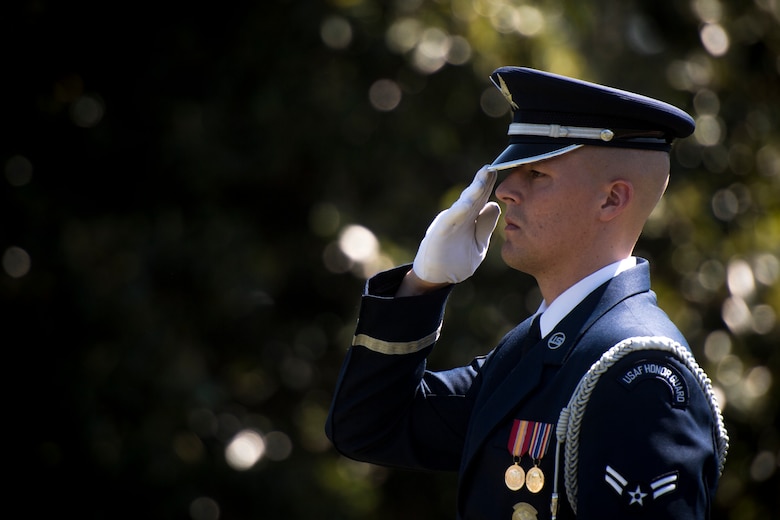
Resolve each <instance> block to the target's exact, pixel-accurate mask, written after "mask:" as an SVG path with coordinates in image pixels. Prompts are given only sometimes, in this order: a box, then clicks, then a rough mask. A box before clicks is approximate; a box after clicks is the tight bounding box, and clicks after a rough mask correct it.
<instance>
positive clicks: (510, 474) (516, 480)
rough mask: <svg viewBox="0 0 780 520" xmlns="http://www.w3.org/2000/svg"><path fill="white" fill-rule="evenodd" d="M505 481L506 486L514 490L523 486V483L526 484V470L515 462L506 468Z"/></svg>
mask: <svg viewBox="0 0 780 520" xmlns="http://www.w3.org/2000/svg"><path fill="white" fill-rule="evenodd" d="M504 482H505V483H506V487H508V488H509V489H511V490H512V491H517V490H519V489H520V488H521V487H523V484H525V471H523V468H521V467H520V464H518V463H517V462H515V463H514V464H512V465H511V466H509V467H508V468H506V472H504Z"/></svg>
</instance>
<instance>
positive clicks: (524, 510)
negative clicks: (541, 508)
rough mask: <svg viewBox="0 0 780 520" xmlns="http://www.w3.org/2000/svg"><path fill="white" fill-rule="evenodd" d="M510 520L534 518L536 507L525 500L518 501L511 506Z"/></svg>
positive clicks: (534, 519)
mask: <svg viewBox="0 0 780 520" xmlns="http://www.w3.org/2000/svg"><path fill="white" fill-rule="evenodd" d="M513 508H514V510H515V511H514V512H513V513H512V520H536V513H537V512H538V511H536V508H535V507H534V506H532V505H531V504H528V503H526V502H520V503H518V504H515V505H514V506H513Z"/></svg>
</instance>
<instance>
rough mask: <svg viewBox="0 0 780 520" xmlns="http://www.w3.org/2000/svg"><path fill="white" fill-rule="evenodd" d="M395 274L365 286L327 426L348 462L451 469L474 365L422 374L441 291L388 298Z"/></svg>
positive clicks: (439, 317) (439, 318)
mask: <svg viewBox="0 0 780 520" xmlns="http://www.w3.org/2000/svg"><path fill="white" fill-rule="evenodd" d="M405 272H406V270H404V269H398V270H395V271H391V272H388V273H384V274H383V275H380V276H378V277H376V278H374V279H372V280H371V281H370V282H369V284H368V286H367V291H366V294H365V295H364V296H363V299H362V301H361V308H360V313H359V317H358V324H357V328H356V331H355V336H354V339H353V344H352V346H351V347H350V349H349V351H348V352H347V354H346V357H345V360H344V363H343V364H342V368H341V373H340V375H339V380H338V382H337V385H336V389H335V392H334V395H333V399H332V403H331V409H330V413H329V415H328V419H327V423H326V427H325V429H326V434H327V435H328V438H329V439H330V440H331V442H332V443H333V445H334V446H335V447H336V449H337V450H338V451H339V452H340V453H342V454H344V455H345V456H348V457H350V458H353V459H356V460H361V461H366V462H372V463H375V464H382V465H386V466H394V467H404V468H411V469H429V470H457V469H458V466H459V464H460V456H461V452H462V450H463V444H464V436H465V431H466V424H467V423H468V417H469V415H470V411H471V405H472V401H473V399H472V398H471V396H472V395H473V394H474V392H475V390H476V387H475V381H477V380H478V373H479V368H480V366H481V360H475V361H474V362H473V363H471V364H470V365H467V366H464V367H460V368H456V369H453V370H449V371H443V372H431V371H428V370H426V357H427V356H428V354H429V353H430V352H431V350H432V349H433V346H434V344H435V342H436V340H437V339H438V335H439V330H440V328H441V325H442V322H443V315H444V307H445V303H446V299H447V296H448V295H449V292H450V290H449V289H448V288H445V289H441V290H439V291H434V292H432V293H430V294H427V295H423V296H417V297H409V298H392V297H389V296H383V294H385V295H386V294H392V293H394V289H393V284H394V283H395V287H397V283H400V276H401V275H402V274H403V273H405Z"/></svg>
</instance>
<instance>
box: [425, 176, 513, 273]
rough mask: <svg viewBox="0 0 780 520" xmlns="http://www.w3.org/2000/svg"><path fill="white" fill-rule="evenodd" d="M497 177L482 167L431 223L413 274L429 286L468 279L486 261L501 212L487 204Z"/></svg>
mask: <svg viewBox="0 0 780 520" xmlns="http://www.w3.org/2000/svg"><path fill="white" fill-rule="evenodd" d="M497 175H498V174H497V173H496V172H495V171H489V170H488V169H487V166H483V167H482V168H481V169H480V170H479V171H478V172H477V174H476V176H475V177H474V180H473V181H472V183H471V184H470V185H469V186H468V187H467V188H466V189H465V190H463V192H462V193H461V194H460V197H459V198H458V200H456V201H455V203H453V205H452V206H450V208H449V209H446V210H444V211H442V212H441V213H439V214H438V215H437V216H436V218H435V219H434V220H433V222H431V225H430V226H429V227H428V231H426V233H425V238H423V240H422V242H421V243H420V247H419V249H418V250H417V256H416V257H415V259H414V266H413V272H414V273H413V274H416V276H417V277H418V278H420V279H421V280H423V281H424V282H428V283H430V284H447V283H458V282H462V281H463V280H465V279H467V278H468V277H470V276H471V275H473V274H474V272H475V271H476V270H477V267H479V264H481V263H482V261H483V260H484V259H485V255H486V254H487V250H488V245H489V244H490V235H491V234H492V233H493V230H494V229H495V228H496V224H497V223H498V217H499V216H500V215H501V209H500V208H499V207H498V204H497V203H496V202H488V198H490V194H491V193H492V192H493V185H494V184H495V183H496V177H497Z"/></svg>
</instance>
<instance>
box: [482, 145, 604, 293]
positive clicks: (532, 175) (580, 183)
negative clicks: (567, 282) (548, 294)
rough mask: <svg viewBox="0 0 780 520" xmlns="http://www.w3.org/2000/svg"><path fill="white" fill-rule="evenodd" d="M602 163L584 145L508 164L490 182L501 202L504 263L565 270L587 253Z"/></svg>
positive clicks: (539, 271)
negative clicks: (500, 175) (496, 182)
mask: <svg viewBox="0 0 780 520" xmlns="http://www.w3.org/2000/svg"><path fill="white" fill-rule="evenodd" d="M603 166H604V165H603V163H602V161H600V160H599V157H598V154H597V153H593V152H592V151H591V149H590V148H589V147H584V148H581V149H578V150H575V151H573V152H569V153H567V154H564V155H561V156H559V157H555V158H553V159H548V160H546V161H539V162H535V163H530V164H526V165H522V166H518V167H517V168H514V169H512V170H509V174H508V176H507V177H506V178H505V179H504V180H503V181H502V182H501V183H500V184H499V186H498V187H497V188H496V197H497V198H498V199H499V200H501V201H502V202H503V203H504V204H506V209H505V211H504V221H505V223H506V226H505V227H504V229H503V232H504V237H505V242H504V244H503V246H502V249H501V255H502V258H503V259H504V262H506V264H507V265H508V266H510V267H512V268H514V269H517V270H519V271H523V272H525V273H528V274H530V275H532V276H535V277H537V278H539V276H544V275H548V276H549V275H550V274H553V275H554V274H556V273H563V272H566V271H565V269H568V268H569V267H570V266H572V265H574V263H576V262H578V261H579V260H578V259H580V258H581V255H584V254H587V251H588V246H589V245H590V244H592V237H594V235H595V234H596V233H598V229H599V226H600V222H599V219H598V213H599V212H598V209H599V208H600V207H601V206H602V205H603V203H604V196H605V195H604V185H605V183H603V182H602V181H600V179H603V177H604V175H603V173H602V172H601V170H602V168H603ZM562 270H563V271H562Z"/></svg>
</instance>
